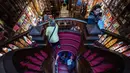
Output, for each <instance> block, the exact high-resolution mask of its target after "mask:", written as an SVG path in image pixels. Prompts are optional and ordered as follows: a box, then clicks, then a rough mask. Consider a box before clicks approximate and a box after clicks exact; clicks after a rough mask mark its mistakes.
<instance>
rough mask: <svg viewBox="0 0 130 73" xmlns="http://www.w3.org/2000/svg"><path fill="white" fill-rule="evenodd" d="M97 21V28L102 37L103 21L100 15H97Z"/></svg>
mask: <svg viewBox="0 0 130 73" xmlns="http://www.w3.org/2000/svg"><path fill="white" fill-rule="evenodd" d="M98 17H99V20H98V27H99V29H100V30H101V34H102V35H103V34H104V33H103V31H104V29H105V28H104V21H103V20H102V13H99V16H98Z"/></svg>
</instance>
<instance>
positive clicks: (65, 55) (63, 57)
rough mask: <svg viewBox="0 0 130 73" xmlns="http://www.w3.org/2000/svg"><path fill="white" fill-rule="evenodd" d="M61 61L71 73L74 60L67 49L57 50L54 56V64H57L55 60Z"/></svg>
mask: <svg viewBox="0 0 130 73" xmlns="http://www.w3.org/2000/svg"><path fill="white" fill-rule="evenodd" d="M58 60H59V61H61V63H63V64H66V65H67V67H68V71H69V73H72V71H73V69H74V68H75V61H74V57H73V54H72V53H71V52H68V51H62V52H59V53H58V55H57V56H56V60H55V65H58V62H57V61H58Z"/></svg>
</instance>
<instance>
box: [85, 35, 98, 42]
mask: <svg viewBox="0 0 130 73" xmlns="http://www.w3.org/2000/svg"><path fill="white" fill-rule="evenodd" d="M88 40H94V41H96V40H99V37H98V36H89V37H87V41H88Z"/></svg>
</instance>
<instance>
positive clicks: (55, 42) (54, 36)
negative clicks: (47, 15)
mask: <svg viewBox="0 0 130 73" xmlns="http://www.w3.org/2000/svg"><path fill="white" fill-rule="evenodd" d="M46 36H47V37H48V41H49V43H50V44H51V45H52V47H53V48H54V49H55V47H56V46H58V48H60V43H59V36H58V25H57V24H56V23H55V20H54V18H52V19H50V20H49V26H48V27H47V29H46Z"/></svg>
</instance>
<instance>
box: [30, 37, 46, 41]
mask: <svg viewBox="0 0 130 73" xmlns="http://www.w3.org/2000/svg"><path fill="white" fill-rule="evenodd" d="M32 40H35V41H44V38H43V37H41V36H32Z"/></svg>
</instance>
